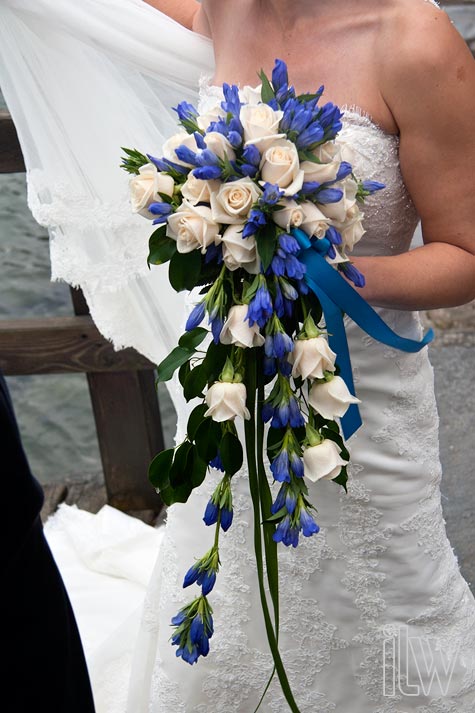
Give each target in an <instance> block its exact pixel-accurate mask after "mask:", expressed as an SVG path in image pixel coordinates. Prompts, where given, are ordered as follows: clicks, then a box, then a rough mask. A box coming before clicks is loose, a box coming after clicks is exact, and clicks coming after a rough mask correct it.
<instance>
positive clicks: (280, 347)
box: [273, 332, 294, 359]
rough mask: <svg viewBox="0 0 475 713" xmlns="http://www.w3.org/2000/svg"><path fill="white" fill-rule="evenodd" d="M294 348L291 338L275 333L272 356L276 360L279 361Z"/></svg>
mask: <svg viewBox="0 0 475 713" xmlns="http://www.w3.org/2000/svg"><path fill="white" fill-rule="evenodd" d="M293 348H294V343H293V341H292V338H291V337H289V335H288V334H284V333H282V332H277V333H276V334H275V336H274V355H273V356H275V357H277V358H278V359H281V358H282V357H284V356H285V355H286V354H288V353H289V352H291V351H292V350H293Z"/></svg>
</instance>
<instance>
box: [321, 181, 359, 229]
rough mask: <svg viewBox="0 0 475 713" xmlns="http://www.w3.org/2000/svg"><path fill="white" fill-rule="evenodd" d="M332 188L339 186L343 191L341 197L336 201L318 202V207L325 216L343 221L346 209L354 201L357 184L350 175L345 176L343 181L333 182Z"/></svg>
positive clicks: (352, 204) (350, 206)
mask: <svg viewBox="0 0 475 713" xmlns="http://www.w3.org/2000/svg"><path fill="white" fill-rule="evenodd" d="M332 188H339V189H341V190H342V191H343V197H342V198H341V199H340V200H339V201H338V202H337V203H325V204H324V205H323V204H318V207H319V208H320V210H321V211H322V213H324V214H325V215H326V216H327V218H330V219H331V220H336V221H338V222H340V223H343V222H344V221H345V218H346V213H347V211H348V210H349V209H350V208H352V207H353V206H354V205H355V203H356V192H357V190H358V184H357V183H356V181H354V180H353V179H352V178H351V176H347V177H346V178H344V179H343V181H339V182H338V183H334V184H333V186H332Z"/></svg>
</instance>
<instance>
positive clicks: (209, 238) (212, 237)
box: [167, 201, 221, 253]
mask: <svg viewBox="0 0 475 713" xmlns="http://www.w3.org/2000/svg"><path fill="white" fill-rule="evenodd" d="M167 235H168V236H169V237H170V238H174V239H175V240H176V242H177V250H178V252H179V253H189V252H191V251H192V250H196V249H197V248H201V252H202V253H205V252H206V248H207V247H208V246H209V245H211V244H212V243H218V242H219V241H220V239H221V236H220V235H219V225H218V224H217V223H215V221H214V220H213V218H212V215H211V209H210V208H208V207H207V206H193V205H191V203H188V202H187V201H183V203H182V204H181V206H180V208H179V210H177V212H176V213H173V214H172V215H170V216H169V218H168V222H167Z"/></svg>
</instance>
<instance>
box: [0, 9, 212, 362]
mask: <svg viewBox="0 0 475 713" xmlns="http://www.w3.org/2000/svg"><path fill="white" fill-rule="evenodd" d="M213 61H214V60H213V52H212V45H211V42H210V41H209V40H207V39H206V38H203V37H200V36H198V35H196V34H194V33H192V32H190V31H189V30H187V29H185V28H184V27H182V26H180V25H178V24H177V23H176V22H174V21H173V20H171V19H170V18H168V17H167V16H166V15H164V14H162V13H160V12H158V11H157V10H155V9H154V8H152V7H150V6H149V5H147V4H145V3H144V2H142V0H81V2H80V3H77V2H74V1H73V0H35V2H30V0H0V86H1V87H2V91H3V93H4V96H5V99H6V102H7V105H8V108H9V110H10V112H11V114H12V117H13V120H14V122H15V125H16V127H17V131H18V135H19V139H20V143H21V147H22V150H23V154H24V157H25V163H26V167H27V185H28V201H29V206H30V209H31V210H32V213H33V215H34V217H35V218H36V220H37V221H38V222H39V223H40V224H41V225H44V226H45V227H47V228H48V230H49V234H50V255H51V273H52V275H51V276H52V279H53V280H65V281H66V282H68V283H69V284H71V285H74V286H78V285H79V286H80V287H81V288H82V290H83V292H84V294H85V297H86V299H87V302H88V304H89V308H90V311H91V314H92V317H93V319H94V321H95V323H96V325H97V326H98V328H99V330H100V331H101V332H102V334H104V336H105V337H107V338H108V339H110V340H112V342H113V344H114V347H115V348H116V349H120V348H123V347H126V346H133V347H135V348H136V349H137V350H138V351H140V352H141V353H142V354H144V355H145V356H147V357H149V358H150V359H151V360H152V361H154V362H158V361H160V360H161V359H162V358H163V357H164V356H165V355H166V353H168V351H169V350H170V349H171V348H173V346H174V345H175V343H176V339H177V336H178V335H179V333H180V328H181V326H182V320H183V294H181V295H177V294H176V293H174V292H173V290H172V289H171V288H170V286H169V285H168V279H167V275H166V268H161V267H152V269H151V270H149V269H148V267H147V264H146V257H147V252H148V237H149V235H150V234H151V230H152V226H151V223H150V222H148V221H145V220H144V219H143V218H141V217H138V216H134V215H132V214H131V212H130V206H129V202H128V190H127V175H126V174H125V173H124V172H123V171H122V170H121V169H120V168H119V164H120V155H121V153H122V152H121V150H120V147H121V146H129V147H135V148H138V149H139V150H142V151H144V152H149V153H157V154H159V153H160V150H161V146H162V144H163V141H164V140H165V138H166V137H167V136H169V135H170V134H171V133H173V132H174V131H176V130H177V117H176V114H175V113H174V112H173V111H172V110H171V107H172V106H176V104H177V103H178V102H179V101H181V100H183V99H187V100H188V101H195V100H196V97H197V89H198V83H199V77H200V75H201V74H203V73H204V74H209V73H210V72H212V70H213Z"/></svg>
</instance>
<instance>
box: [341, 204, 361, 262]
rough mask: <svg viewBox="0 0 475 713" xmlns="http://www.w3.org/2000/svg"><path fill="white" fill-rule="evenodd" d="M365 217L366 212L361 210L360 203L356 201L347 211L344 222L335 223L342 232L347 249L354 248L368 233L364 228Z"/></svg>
mask: <svg viewBox="0 0 475 713" xmlns="http://www.w3.org/2000/svg"><path fill="white" fill-rule="evenodd" d="M363 218H364V213H362V212H361V211H360V209H359V207H358V205H357V204H356V203H355V204H354V205H353V206H352V207H351V208H349V209H348V210H347V211H346V220H345V221H344V223H337V224H336V225H335V227H336V229H337V230H338V231H339V232H340V234H341V237H342V240H343V246H344V248H345V249H346V250H353V248H354V246H355V245H356V243H357V242H359V241H360V240H361V238H362V237H363V235H364V234H365V233H366V230H365V229H364V228H363V223H362V220H363Z"/></svg>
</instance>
